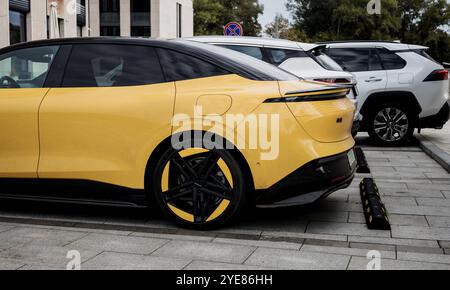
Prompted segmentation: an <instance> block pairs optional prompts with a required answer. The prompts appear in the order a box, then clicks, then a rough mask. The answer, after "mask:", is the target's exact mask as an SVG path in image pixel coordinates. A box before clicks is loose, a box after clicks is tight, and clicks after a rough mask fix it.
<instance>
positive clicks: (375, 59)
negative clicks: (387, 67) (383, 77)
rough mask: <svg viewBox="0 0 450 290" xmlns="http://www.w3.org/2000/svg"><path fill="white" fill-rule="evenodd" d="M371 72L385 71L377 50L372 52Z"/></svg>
mask: <svg viewBox="0 0 450 290" xmlns="http://www.w3.org/2000/svg"><path fill="white" fill-rule="evenodd" d="M369 70H370V71H379V70H383V65H382V64H381V61H380V57H379V56H378V53H377V50H376V49H371V50H370V62H369Z"/></svg>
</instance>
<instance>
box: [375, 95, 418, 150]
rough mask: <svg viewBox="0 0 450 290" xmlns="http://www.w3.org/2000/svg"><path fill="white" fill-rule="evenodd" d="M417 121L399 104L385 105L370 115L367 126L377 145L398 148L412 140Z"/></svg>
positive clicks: (379, 106) (408, 110)
mask: <svg viewBox="0 0 450 290" xmlns="http://www.w3.org/2000/svg"><path fill="white" fill-rule="evenodd" d="M416 119H417V118H416V117H415V116H414V114H413V113H412V112H411V110H410V109H409V108H408V107H406V106H404V105H401V104H398V103H384V104H380V105H378V106H376V107H375V108H374V109H373V110H372V111H371V112H370V113H369V114H368V116H367V121H366V122H367V123H366V126H367V129H368V133H369V136H370V138H371V139H372V140H373V141H374V142H375V143H376V144H377V145H381V146H391V147H396V146H401V145H405V144H406V143H408V141H410V140H411V137H412V135H413V134H414V129H415V123H416V121H415V120H416Z"/></svg>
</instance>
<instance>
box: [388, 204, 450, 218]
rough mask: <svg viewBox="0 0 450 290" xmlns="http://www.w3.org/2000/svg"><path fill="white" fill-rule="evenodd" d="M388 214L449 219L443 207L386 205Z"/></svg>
mask: <svg viewBox="0 0 450 290" xmlns="http://www.w3.org/2000/svg"><path fill="white" fill-rule="evenodd" d="M386 208H387V210H388V212H389V214H401V215H419V216H446V217H450V210H449V208H448V207H444V206H440V207H439V206H414V207H413V206H401V205H400V206H399V205H395V204H393V205H390V204H386Z"/></svg>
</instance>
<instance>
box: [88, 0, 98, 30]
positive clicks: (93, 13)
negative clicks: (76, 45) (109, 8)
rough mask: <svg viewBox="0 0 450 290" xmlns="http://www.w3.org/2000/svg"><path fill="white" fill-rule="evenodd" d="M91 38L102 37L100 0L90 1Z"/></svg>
mask: <svg viewBox="0 0 450 290" xmlns="http://www.w3.org/2000/svg"><path fill="white" fill-rule="evenodd" d="M88 2H89V7H90V10H89V12H88V13H89V14H88V15H89V23H90V36H100V0H88Z"/></svg>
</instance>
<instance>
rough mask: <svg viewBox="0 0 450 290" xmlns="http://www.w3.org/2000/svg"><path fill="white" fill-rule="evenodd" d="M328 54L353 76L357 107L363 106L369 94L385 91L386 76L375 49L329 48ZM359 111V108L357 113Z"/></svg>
mask: <svg viewBox="0 0 450 290" xmlns="http://www.w3.org/2000/svg"><path fill="white" fill-rule="evenodd" d="M328 54H329V56H330V57H331V58H332V59H334V61H336V62H337V63H338V64H339V65H340V66H342V67H343V68H344V69H345V70H347V71H349V72H351V73H353V74H354V75H355V77H356V80H357V82H358V91H359V96H358V102H359V106H361V105H363V104H364V102H365V100H366V99H367V98H368V97H369V96H370V95H371V94H373V93H377V92H383V91H385V90H386V86H387V74H386V71H385V70H384V69H383V66H382V64H381V61H380V58H379V56H378V53H377V51H376V48H367V47H365V48H330V49H329V50H328ZM360 109H361V107H360V108H358V111H359V110H360Z"/></svg>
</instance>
